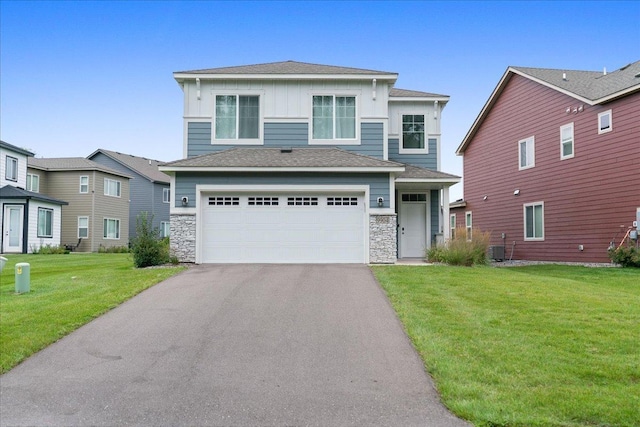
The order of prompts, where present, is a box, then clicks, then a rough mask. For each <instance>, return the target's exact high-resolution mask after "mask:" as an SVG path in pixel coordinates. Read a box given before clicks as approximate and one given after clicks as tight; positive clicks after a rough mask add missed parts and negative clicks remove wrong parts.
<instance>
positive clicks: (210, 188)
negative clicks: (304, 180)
mask: <svg viewBox="0 0 640 427" xmlns="http://www.w3.org/2000/svg"><path fill="white" fill-rule="evenodd" d="M214 193H215V194H216V195H218V194H223V193H226V194H231V193H234V194H244V195H248V194H259V193H271V194H274V193H278V194H298V193H300V194H303V193H304V194H311V195H313V194H316V195H327V194H331V195H335V194H337V195H339V194H357V195H359V196H361V197H362V200H363V203H364V214H363V218H362V221H363V223H362V230H363V233H362V234H363V240H364V241H363V242H362V244H363V250H364V254H363V259H364V263H367V264H368V263H369V186H368V185H196V263H202V262H203V241H204V239H203V236H204V229H203V227H204V221H203V218H204V209H205V207H206V206H208V202H205V200H208V197H209V196H210V195H211V194H214ZM282 262H287V260H283V261H282Z"/></svg>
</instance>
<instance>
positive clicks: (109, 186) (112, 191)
mask: <svg viewBox="0 0 640 427" xmlns="http://www.w3.org/2000/svg"><path fill="white" fill-rule="evenodd" d="M121 189H122V185H121V183H120V181H117V180H115V179H109V178H105V179H104V195H105V196H111V197H120V194H121Z"/></svg>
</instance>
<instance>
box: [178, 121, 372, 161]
mask: <svg viewBox="0 0 640 427" xmlns="http://www.w3.org/2000/svg"><path fill="white" fill-rule="evenodd" d="M383 129H384V126H383V124H382V123H362V124H361V125H360V145H335V147H339V148H342V149H344V150H348V151H352V152H355V153H359V154H364V155H367V156H371V157H375V158H378V159H382V158H383V144H384V133H383V132H384V130H383ZM187 140H188V142H187V157H194V156H199V155H202V154H208V153H212V152H215V151H221V150H227V149H229V148H233V147H235V145H217V144H216V145H212V144H211V123H210V122H189V124H188V126H187ZM264 146H265V147H307V146H309V124H308V123H265V125H264ZM314 146H315V147H317V145H314Z"/></svg>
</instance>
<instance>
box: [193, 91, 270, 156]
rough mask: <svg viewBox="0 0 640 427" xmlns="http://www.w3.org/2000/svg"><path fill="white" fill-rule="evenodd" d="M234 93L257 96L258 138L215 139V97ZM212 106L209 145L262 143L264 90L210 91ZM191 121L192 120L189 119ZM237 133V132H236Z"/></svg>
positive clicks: (237, 123)
mask: <svg viewBox="0 0 640 427" xmlns="http://www.w3.org/2000/svg"><path fill="white" fill-rule="evenodd" d="M218 95H221V96H230V95H235V96H236V99H237V97H238V96H257V97H258V108H259V109H260V111H259V112H258V113H259V114H260V118H259V120H258V138H251V139H244V138H238V137H236V138H232V139H230V138H224V139H216V97H217V96H218ZM211 97H212V102H213V106H212V107H211V110H212V113H211V117H212V119H211V145H264V137H263V129H264V91H256V90H251V91H242V90H229V91H215V92H212V93H211ZM191 121H193V120H191ZM239 125H240V124H239V121H237V122H236V131H238V126H239ZM236 135H238V132H236Z"/></svg>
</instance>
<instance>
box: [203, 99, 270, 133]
mask: <svg viewBox="0 0 640 427" xmlns="http://www.w3.org/2000/svg"><path fill="white" fill-rule="evenodd" d="M215 114H216V117H215V133H214V135H215V139H258V135H259V128H260V97H259V96H255V95H252V96H244V95H217V96H216V112H215Z"/></svg>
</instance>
